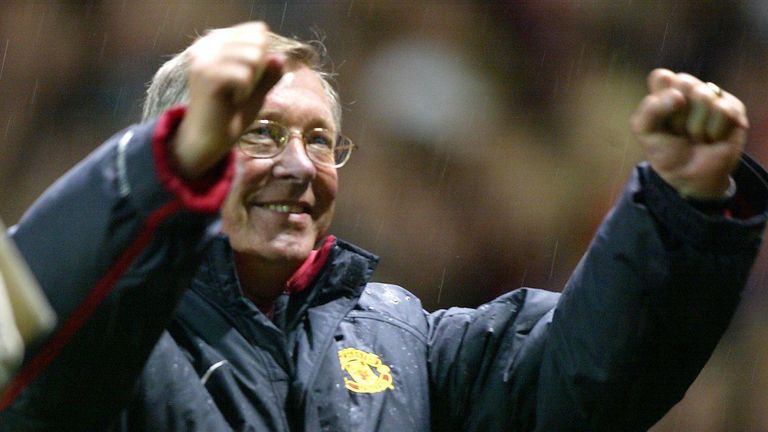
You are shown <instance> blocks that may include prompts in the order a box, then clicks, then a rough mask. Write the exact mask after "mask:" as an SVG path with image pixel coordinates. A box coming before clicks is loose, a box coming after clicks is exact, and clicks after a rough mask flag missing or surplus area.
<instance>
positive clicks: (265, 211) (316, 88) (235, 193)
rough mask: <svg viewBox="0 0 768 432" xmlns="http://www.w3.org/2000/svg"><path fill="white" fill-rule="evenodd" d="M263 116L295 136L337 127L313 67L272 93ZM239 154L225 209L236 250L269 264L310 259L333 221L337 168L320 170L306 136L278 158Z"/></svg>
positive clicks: (300, 71) (287, 76)
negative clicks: (318, 129) (314, 130)
mask: <svg viewBox="0 0 768 432" xmlns="http://www.w3.org/2000/svg"><path fill="white" fill-rule="evenodd" d="M258 119H268V120H272V121H276V122H278V123H280V124H282V125H283V126H285V127H287V128H288V129H289V130H291V131H292V132H305V131H307V130H310V129H312V128H317V127H323V128H327V129H331V130H335V125H334V123H333V116H332V113H331V108H330V104H329V100H328V98H327V97H326V95H325V91H324V90H323V86H322V84H321V81H320V78H319V77H318V75H317V74H316V73H315V72H313V71H311V70H310V69H308V68H306V67H301V68H298V69H295V70H293V71H291V72H289V73H286V74H285V75H284V76H283V77H282V79H281V80H280V81H279V82H278V83H277V84H276V85H275V86H274V87H273V88H272V89H271V90H270V91H269V93H267V97H266V99H265V100H264V105H263V107H262V109H261V111H260V112H259V116H258ZM236 154H237V162H238V171H239V172H238V175H237V176H236V178H235V181H234V183H233V185H232V190H231V192H230V194H229V196H228V197H227V200H226V202H225V203H224V207H223V208H222V222H223V231H224V233H225V234H227V235H228V236H229V241H230V244H231V245H232V248H233V249H234V250H235V252H237V253H240V254H247V255H253V256H254V257H255V258H257V259H259V260H262V261H265V262H269V263H280V262H285V263H286V264H293V265H296V264H297V263H301V262H303V261H304V260H305V259H306V258H307V257H308V256H309V253H310V252H311V250H312V248H313V247H314V245H315V243H316V242H317V240H318V239H319V238H321V237H322V236H323V235H325V233H326V231H327V230H328V227H329V226H330V224H331V219H332V218H333V210H334V202H335V199H336V189H337V180H338V178H337V176H336V169H335V168H329V167H325V166H321V165H320V166H318V165H315V164H314V163H313V162H312V160H311V159H310V158H309V156H308V155H307V153H306V150H305V149H304V144H303V142H302V140H301V138H300V137H299V134H292V136H291V138H290V139H289V141H288V143H287V144H286V146H285V148H284V149H283V151H282V152H281V153H280V154H279V155H277V156H275V157H273V158H266V159H254V158H251V157H249V156H246V155H245V154H243V153H242V152H240V151H236Z"/></svg>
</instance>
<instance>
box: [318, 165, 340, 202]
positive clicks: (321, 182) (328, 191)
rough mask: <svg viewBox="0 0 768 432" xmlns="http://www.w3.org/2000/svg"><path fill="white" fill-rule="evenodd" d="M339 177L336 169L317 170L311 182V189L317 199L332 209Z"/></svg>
mask: <svg viewBox="0 0 768 432" xmlns="http://www.w3.org/2000/svg"><path fill="white" fill-rule="evenodd" d="M338 186H339V179H338V176H337V175H336V170H332V171H318V173H317V177H316V178H315V180H314V182H313V186H312V187H313V189H314V192H315V196H316V197H317V199H318V201H319V202H320V203H321V204H322V205H323V206H325V207H329V208H331V209H333V205H334V203H335V202H336V193H337V192H338Z"/></svg>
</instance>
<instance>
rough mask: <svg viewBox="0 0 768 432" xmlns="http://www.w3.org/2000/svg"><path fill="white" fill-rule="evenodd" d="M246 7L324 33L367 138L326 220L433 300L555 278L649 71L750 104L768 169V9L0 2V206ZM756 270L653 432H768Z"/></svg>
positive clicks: (646, 4) (7, 217) (608, 192)
mask: <svg viewBox="0 0 768 432" xmlns="http://www.w3.org/2000/svg"><path fill="white" fill-rule="evenodd" d="M255 19H258V20H264V21H266V22H267V23H268V24H269V25H270V27H271V28H272V29H273V30H275V31H277V32H279V33H282V34H286V35H293V36H298V37H300V38H303V39H317V38H320V39H322V40H323V41H324V42H325V44H326V45H327V47H328V51H329V53H330V56H331V59H332V64H331V69H332V70H333V71H334V72H336V73H337V74H338V78H337V81H338V82H337V84H338V88H339V90H340V92H341V95H342V100H343V101H344V116H345V117H344V131H345V133H346V134H347V135H349V136H350V137H352V138H353V139H354V140H355V141H356V142H357V143H358V144H359V145H360V147H361V149H360V151H359V152H358V153H356V154H354V156H353V158H352V161H351V162H350V163H349V164H348V165H347V166H346V167H345V168H343V170H342V171H341V172H340V178H341V180H340V185H341V193H340V198H339V201H338V210H337V217H336V222H335V225H334V229H333V231H334V233H335V234H336V235H338V236H340V237H343V238H346V239H348V240H351V241H353V242H355V243H357V244H359V245H361V246H362V247H364V248H367V249H370V250H372V251H374V252H375V253H377V254H379V255H380V256H381V257H382V262H381V265H380V267H379V270H378V272H377V276H376V279H377V280H380V281H385V282H393V283H398V284H400V285H403V286H404V287H406V288H407V289H409V290H411V291H412V292H414V293H415V294H417V295H418V296H419V297H421V299H422V301H423V302H424V305H425V307H426V308H428V309H430V310H432V309H435V308H442V307H449V306H453V305H461V306H476V305H478V304H480V303H482V302H485V301H488V300H490V299H491V298H493V297H495V296H497V295H499V294H500V293H503V292H506V291H508V290H510V289H513V288H516V287H519V286H535V287H540V288H545V289H549V290H554V291H558V290H560V289H561V288H562V286H563V284H564V283H565V281H566V280H567V278H568V275H569V274H570V272H571V271H572V269H573V268H574V266H575V264H576V262H577V260H578V259H579V257H580V255H581V254H582V253H583V252H584V250H585V248H586V247H587V244H588V242H589V239H590V238H591V236H592V234H593V233H594V231H595V228H596V227H597V225H598V224H599V223H600V220H601V219H602V217H603V215H604V214H605V212H606V211H607V210H608V209H609V208H610V205H611V203H612V201H613V200H614V199H615V197H616V196H617V194H618V193H619V192H620V190H621V188H622V185H623V183H624V182H625V180H626V179H627V177H628V176H629V174H630V171H631V169H632V167H633V165H634V164H635V163H636V162H637V161H638V160H639V151H638V148H637V145H636V143H635V142H634V141H633V139H632V137H631V135H630V133H629V128H628V118H629V116H630V114H631V113H632V111H633V110H634V108H635V106H636V105H637V103H638V102H639V101H640V99H641V98H642V97H643V95H644V92H645V76H646V74H647V73H648V72H649V71H650V70H651V69H652V68H654V67H667V68H670V69H673V70H676V71H687V72H691V73H693V74H695V75H697V76H699V77H700V78H702V79H704V80H707V81H714V82H717V83H718V84H720V85H721V86H722V87H723V88H725V89H727V90H729V91H730V92H732V93H734V94H735V95H736V96H737V97H739V98H741V99H742V100H743V101H744V102H745V103H746V105H747V106H748V108H749V117H750V122H751V124H752V129H751V133H750V143H749V147H748V151H749V153H751V154H752V155H753V156H754V157H756V158H757V159H758V160H760V161H761V162H763V164H766V163H767V162H768V56H767V54H768V2H766V1H765V0H740V1H728V0H723V1H716V0H709V1H707V0H701V1H696V0H683V1H675V2H673V1H637V0H635V1H632V0H625V1H614V0H584V1H555V0H518V1H512V0H510V1H414V0H407V1H406V0H396V1H383V0H348V1H280V2H278V1H244V0H222V1H127V0H115V1H81V2H64V1H18V0H4V1H3V2H2V7H0V184H1V185H2V186H0V217H2V219H4V221H5V222H6V224H12V223H14V222H16V221H17V220H18V219H19V217H20V216H21V214H22V212H23V211H24V209H25V208H26V207H28V206H29V205H30V203H31V202H32V201H33V199H34V198H35V197H36V196H38V195H39V194H40V193H41V192H42V191H43V190H44V189H45V188H46V187H47V186H48V185H49V184H51V183H52V182H53V181H54V180H55V179H56V178H57V177H58V176H60V175H61V174H62V173H63V172H64V171H65V170H67V169H68V168H70V167H71V166H73V165H74V164H75V163H76V162H77V161H78V160H80V159H81V158H83V157H84V156H85V155H86V154H87V153H88V152H90V151H91V150H93V149H94V148H95V147H96V146H97V145H98V144H99V143H101V142H102V141H104V140H106V139H107V138H109V137H110V136H111V135H112V134H113V133H115V132H117V131H118V130H120V129H122V128H124V127H126V126H128V125H129V124H131V123H135V122H136V121H138V119H139V113H140V104H141V99H142V97H143V93H144V90H145V88H146V84H147V82H148V81H149V80H150V78H151V76H152V74H153V72H154V71H155V70H156V69H157V67H158V66H159V65H160V64H161V63H162V62H163V61H165V60H166V59H167V58H168V56H169V55H171V54H174V53H176V52H178V51H180V50H182V49H183V48H184V47H186V46H187V45H188V44H189V43H190V42H191V41H192V39H193V38H194V36H195V35H196V34H199V33H201V32H203V31H204V30H205V29H206V28H211V27H224V26H229V25H232V24H235V23H238V22H242V21H247V20H255ZM51 247H57V246H56V245H51ZM767 273H768V255H766V254H765V253H763V254H762V255H761V257H760V260H759V263H758V264H757V266H756V268H755V271H754V275H753V278H752V280H751V282H750V285H749V286H748V287H747V289H746V291H745V294H744V299H743V301H742V306H741V308H740V310H739V312H738V314H737V316H736V318H735V320H734V323H733V324H732V325H731V328H730V330H729V332H728V334H727V336H726V338H725V339H724V340H723V341H722V342H721V344H720V346H719V347H718V350H717V351H716V352H715V354H714V356H713V358H712V360H711V361H710V363H709V364H708V365H707V367H706V368H705V370H704V372H703V373H702V374H701V376H700V377H699V379H698V380H697V381H696V383H695V384H694V386H693V387H692V388H691V390H690V391H689V392H688V395H687V396H686V398H685V399H684V400H683V401H682V402H681V403H680V404H678V405H677V406H676V407H675V408H674V409H673V410H672V411H671V412H670V413H669V414H668V415H667V416H666V417H665V418H664V419H663V420H662V421H661V422H660V423H659V424H657V425H656V426H655V427H654V428H653V429H652V430H653V431H656V432H661V431H729V432H731V431H766V430H768V318H767V317H766V309H767V305H768V302H767V301H766V300H768V293H766V290H768V282H767V281H765V276H766V274H767Z"/></svg>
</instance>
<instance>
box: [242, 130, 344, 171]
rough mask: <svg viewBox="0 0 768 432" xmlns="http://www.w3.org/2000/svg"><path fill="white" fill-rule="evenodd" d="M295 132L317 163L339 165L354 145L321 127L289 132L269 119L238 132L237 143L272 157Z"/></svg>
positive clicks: (260, 156)
mask: <svg viewBox="0 0 768 432" xmlns="http://www.w3.org/2000/svg"><path fill="white" fill-rule="evenodd" d="M294 135H298V136H299V137H301V140H302V142H303V143H304V149H305V150H306V152H307V155H308V156H309V158H310V159H311V160H312V161H313V162H314V163H316V164H319V165H323V166H327V167H332V168H341V167H342V166H344V164H345V163H347V161H348V160H349V156H350V155H351V154H352V150H354V149H355V148H357V145H355V143H353V142H352V140H350V139H349V138H347V137H345V136H344V135H341V134H337V133H334V132H331V131H329V130H328V129H323V128H314V129H310V130H308V131H306V132H304V133H298V132H292V131H290V130H288V128H286V127H285V126H283V125H281V124H280V123H277V122H274V121H272V120H259V121H257V122H256V124H255V125H254V126H253V127H252V128H250V129H248V130H247V131H245V133H243V134H242V135H241V136H240V140H239V141H238V143H237V146H238V148H239V149H240V151H242V152H243V153H245V154H246V155H247V156H250V157H252V158H257V159H266V158H271V157H275V156H277V155H279V154H280V152H282V151H283V149H285V145H286V144H288V140H290V139H291V137H293V136H294Z"/></svg>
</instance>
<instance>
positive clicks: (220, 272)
mask: <svg viewBox="0 0 768 432" xmlns="http://www.w3.org/2000/svg"><path fill="white" fill-rule="evenodd" d="M378 261H379V257H378V256H376V255H374V254H372V253H370V252H368V251H366V250H364V249H361V248H359V247H357V246H355V245H353V244H351V243H347V242H345V241H344V240H341V239H337V238H336V237H333V236H329V237H328V238H327V239H326V240H325V241H324V242H323V243H322V245H321V247H320V248H319V249H317V250H315V251H314V253H313V254H312V255H311V256H310V257H309V258H308V260H307V262H305V263H304V264H302V266H301V267H300V268H299V270H298V271H297V272H296V274H294V276H292V277H291V279H290V280H289V283H288V286H287V287H286V293H287V294H291V293H298V292H301V293H302V296H306V297H305V298H306V299H307V302H309V303H310V305H309V306H311V305H315V304H322V303H326V302H329V301H332V300H334V299H337V298H339V297H354V298H357V297H359V296H360V294H361V293H362V291H363V289H364V288H365V284H366V283H367V282H368V280H369V279H370V277H371V276H372V274H373V271H374V270H375V268H376V266H377V264H378ZM192 289H194V290H195V291H197V292H199V293H200V294H202V295H204V296H205V297H207V298H209V299H212V300H214V301H215V303H216V304H218V305H220V306H222V307H225V308H227V309H230V308H233V307H234V308H237V309H241V308H243V307H244V306H245V305H246V304H250V305H252V302H251V301H250V300H248V299H247V298H246V297H245V296H244V294H243V290H242V287H241V286H240V281H239V279H238V275H237V272H236V270H235V264H234V255H233V252H232V249H231V247H230V246H229V240H228V239H227V237H226V236H224V235H218V236H217V237H216V238H214V240H213V242H212V243H211V245H210V246H209V248H208V251H207V253H206V256H205V258H204V260H203V262H202V264H201V266H200V269H199V271H198V274H197V276H196V277H195V280H194V281H193V283H192ZM304 291H306V292H304Z"/></svg>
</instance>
